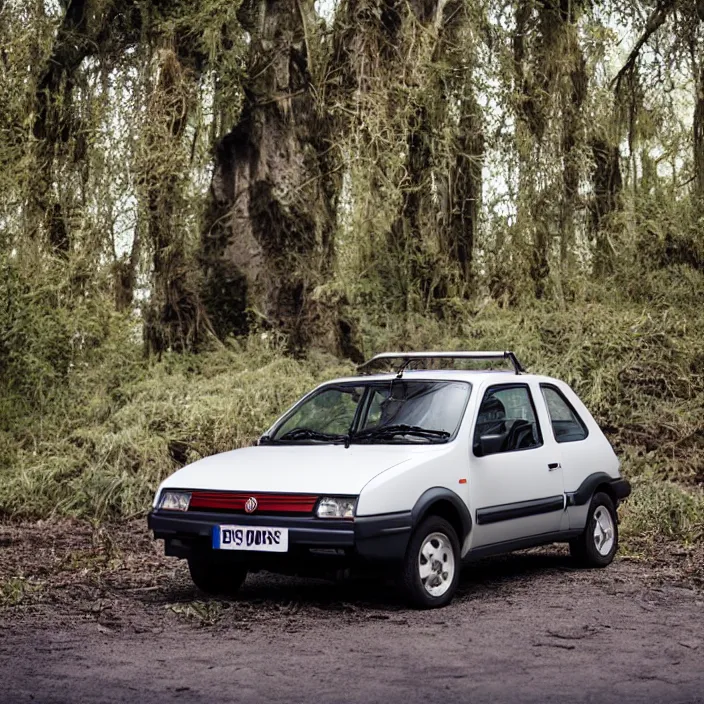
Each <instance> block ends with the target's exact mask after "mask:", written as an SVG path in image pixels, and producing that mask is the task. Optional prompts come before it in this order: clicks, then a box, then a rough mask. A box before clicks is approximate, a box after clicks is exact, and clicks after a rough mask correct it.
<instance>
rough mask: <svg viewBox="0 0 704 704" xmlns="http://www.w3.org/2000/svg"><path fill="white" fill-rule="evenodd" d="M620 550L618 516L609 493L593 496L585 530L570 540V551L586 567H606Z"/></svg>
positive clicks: (599, 493)
mask: <svg viewBox="0 0 704 704" xmlns="http://www.w3.org/2000/svg"><path fill="white" fill-rule="evenodd" d="M617 550H618V518H617V516H616V507H615V506H614V502H613V500H612V499H611V497H610V496H609V495H608V494H605V493H604V492H601V491H600V492H598V493H596V494H594V496H593V497H592V501H591V503H590V505H589V512H588V514H587V526H586V528H585V529H584V532H583V533H582V534H581V535H580V536H579V537H578V538H575V539H574V540H572V541H570V553H571V554H572V557H574V558H575V560H577V562H578V563H579V564H581V565H583V566H584V567H606V565H609V564H611V562H612V561H613V559H614V556H615V555H616V551H617Z"/></svg>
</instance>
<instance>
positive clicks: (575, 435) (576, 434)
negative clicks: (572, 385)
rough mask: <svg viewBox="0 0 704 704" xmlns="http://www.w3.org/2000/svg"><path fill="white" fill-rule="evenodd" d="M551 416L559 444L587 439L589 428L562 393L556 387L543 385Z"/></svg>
mask: <svg viewBox="0 0 704 704" xmlns="http://www.w3.org/2000/svg"><path fill="white" fill-rule="evenodd" d="M540 388H541V389H542V391H543V396H544V398H545V403H546V405H547V407H548V414H549V415H550V423H551V424H552V432H553V434H554V436H555V440H557V442H576V441H578V440H584V438H586V437H587V435H588V431H587V426H586V425H585V424H584V422H583V421H582V419H581V418H580V417H579V416H578V415H577V411H575V410H574V408H572V405H571V404H570V402H569V401H568V400H567V399H566V398H565V397H564V396H563V394H562V392H561V391H560V390H559V389H557V388H555V387H554V386H547V385H546V384H541V385H540Z"/></svg>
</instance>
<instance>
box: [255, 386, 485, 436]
mask: <svg viewBox="0 0 704 704" xmlns="http://www.w3.org/2000/svg"><path fill="white" fill-rule="evenodd" d="M396 381H397V380H396V379H392V380H390V381H389V380H386V379H376V380H374V381H370V380H365V379H364V377H361V378H360V380H359V381H356V380H350V381H342V382H340V381H337V382H330V383H328V384H321V385H320V386H318V387H316V388H315V389H313V390H312V391H310V392H309V393H307V394H305V395H304V396H302V397H301V398H300V399H298V401H296V403H295V404H294V405H293V406H291V408H289V409H288V411H286V412H285V413H284V414H283V415H282V416H280V417H279V418H278V419H277V420H276V421H275V422H274V424H273V425H272V426H271V427H270V428H269V429H268V430H267V431H266V432H265V433H264V434H263V435H262V436H260V438H259V441H258V444H259V443H260V441H261V438H262V437H268V438H272V437H273V436H275V435H276V433H277V432H278V431H279V428H280V427H281V426H282V425H283V424H284V423H286V421H287V420H288V419H289V418H290V417H291V416H292V415H293V414H294V413H295V412H296V411H297V410H298V409H299V408H300V406H301V405H303V403H307V402H308V401H310V400H311V399H313V398H315V397H316V396H317V395H318V394H321V393H323V392H326V391H330V390H331V389H344V388H349V387H355V386H363V387H364V395H363V397H362V398H361V399H360V401H359V403H358V404H357V410H356V411H355V414H354V419H353V421H352V426H351V436H352V437H353V436H354V433H355V432H356V430H357V429H358V427H359V421H360V416H361V415H362V414H363V413H364V412H365V411H366V409H367V408H368V405H369V404H370V402H371V394H370V389H374V388H379V387H384V386H389V385H390V384H391V383H396ZM398 381H401V382H403V383H405V384H428V383H433V384H442V385H446V384H463V385H465V386H467V387H468V393H467V398H466V399H465V402H464V406H463V408H462V411H461V413H460V414H459V420H458V422H457V427H456V428H455V430H454V431H453V433H452V434H451V435H450V437H449V438H447V440H445V441H443V442H439V443H432V444H435V445H449V444H450V443H452V442H454V441H455V440H456V438H457V436H458V435H459V432H460V428H461V427H462V424H463V422H464V419H465V416H466V415H467V406H468V404H469V400H470V398H471V397H472V391H473V390H474V387H473V385H472V383H471V382H470V381H466V380H464V379H399V380H398ZM274 444H279V441H277V440H274ZM280 444H282V445H288V444H289V443H287V442H286V441H284V442H283V443H280ZM290 444H291V445H309V446H312V445H323V444H324V445H342V444H344V441H342V440H336V441H335V442H330V443H321V442H294V441H292V442H291V443H290ZM353 444H354V443H353ZM365 444H368V445H370V446H371V445H414V446H420V445H422V446H423V447H425V446H426V443H419V442H412V441H410V442H409V441H406V442H403V441H398V440H396V441H393V442H381V441H379V442H374V443H365ZM427 444H431V443H427Z"/></svg>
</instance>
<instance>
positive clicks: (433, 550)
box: [401, 516, 460, 609]
mask: <svg viewBox="0 0 704 704" xmlns="http://www.w3.org/2000/svg"><path fill="white" fill-rule="evenodd" d="M459 578H460V543H459V540H458V539H457V533H456V532H455V529H454V528H453V527H452V526H451V525H450V524H449V523H448V522H447V521H446V520H445V519H444V518H440V517H439V516H429V517H428V518H426V519H425V520H424V521H423V522H422V523H421V524H420V525H419V526H418V528H416V530H415V531H414V532H413V535H411V539H410V541H409V543H408V547H407V549H406V554H405V557H404V561H403V569H402V572H401V586H402V589H403V591H404V593H405V596H406V599H407V601H408V602H409V603H410V605H411V606H414V607H416V608H420V609H436V608H439V607H442V606H446V605H447V604H449V603H450V601H451V600H452V597H453V596H454V595H455V592H456V591H457V584H458V583H459Z"/></svg>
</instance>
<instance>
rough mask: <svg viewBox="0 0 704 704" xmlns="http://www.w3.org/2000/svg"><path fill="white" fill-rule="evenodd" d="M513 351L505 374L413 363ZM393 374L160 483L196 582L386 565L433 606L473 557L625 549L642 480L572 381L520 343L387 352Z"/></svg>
mask: <svg viewBox="0 0 704 704" xmlns="http://www.w3.org/2000/svg"><path fill="white" fill-rule="evenodd" d="M457 358H462V359H481V360H487V359H502V360H508V361H510V362H511V363H512V364H513V370H506V371H466V370H465V371H459V370H453V369H445V370H419V369H414V370H410V369H409V368H408V367H410V366H411V365H416V366H417V365H418V363H419V362H420V361H421V360H432V361H433V366H438V363H437V360H439V359H457ZM391 359H397V360H399V361H400V366H399V368H398V370H397V372H395V373H384V374H376V375H369V376H356V377H351V378H345V379H336V380H335V381H331V382H329V383H326V384H322V385H321V386H319V387H318V388H316V389H314V390H313V391H311V392H310V393H309V394H307V395H306V396H304V397H303V398H302V399H301V400H300V401H298V403H296V404H295V405H294V406H293V407H292V408H291V409H290V410H288V411H287V412H286V413H284V415H283V416H281V417H280V418H279V419H278V420H277V421H276V422H275V423H274V425H273V426H272V427H271V428H270V429H269V430H268V431H267V432H266V433H265V434H264V435H263V436H262V437H261V438H260V439H259V441H258V442H257V444H256V445H255V446H254V447H247V448H242V449H239V450H233V451H231V452H225V453H222V454H219V455H215V456H212V457H207V458H205V459H202V460H199V461H198V462H194V463H193V464H191V465H189V466H187V467H184V468H183V469H181V470H179V471H178V472H176V473H175V474H172V475H171V476H170V477H169V478H168V479H166V481H164V482H163V483H162V484H161V486H160V487H159V489H158V491H157V493H156V496H155V499H154V506H153V510H152V511H151V513H150V515H149V527H150V528H151V529H152V530H153V531H154V535H155V538H161V539H163V540H164V541H165V549H166V554H167V555H172V556H175V557H181V558H186V559H187V560H188V565H189V568H190V572H191V576H192V578H193V581H194V582H195V584H196V585H197V586H198V587H199V588H201V589H202V590H204V591H206V592H208V593H215V594H231V593H233V592H234V591H236V590H237V589H238V588H239V587H240V586H241V584H242V582H243V581H244V580H245V578H246V576H247V573H248V571H256V570H260V569H264V570H271V571H278V572H288V573H303V572H307V571H309V570H310V569H314V570H315V569H324V570H328V569H347V568H354V567H373V568H375V569H378V570H379V571H380V572H382V571H383V572H386V573H388V572H389V571H391V572H393V573H395V575H396V576H397V577H398V578H399V583H400V585H401V586H402V589H403V591H404V593H405V595H406V597H407V598H408V599H409V600H410V601H411V603H413V604H414V605H416V606H419V607H424V608H428V607H437V606H444V605H445V604H447V603H448V602H449V601H450V600H451V599H452V596H453V594H454V593H455V591H456V589H457V584H458V580H459V572H460V566H461V565H462V563H464V562H467V561H471V560H474V559H477V558H481V557H484V556H486V555H495V554H498V553H505V552H509V551H512V550H517V549H521V548H527V547H531V546H535V545H542V544H546V543H553V542H568V543H569V545H570V549H571V552H572V555H573V556H574V557H575V558H576V559H577V560H578V561H579V562H580V563H582V564H584V565H587V566H594V567H604V566H606V565H608V564H609V563H610V562H611V561H612V560H613V557H614V554H615V553H616V550H617V549H618V517H617V514H616V508H617V506H618V503H619V501H621V500H622V499H624V498H625V497H627V496H628V495H629V493H630V485H629V483H628V482H627V481H626V480H625V479H622V478H621V476H620V474H619V461H618V459H617V458H616V455H615V454H614V452H613V450H612V448H611V445H610V444H609V442H608V440H607V439H606V438H605V437H604V434H603V433H602V432H601V430H600V429H599V426H598V425H597V424H596V422H595V421H594V419H593V418H592V416H591V415H590V413H589V411H588V410H587V409H586V408H585V406H584V404H582V402H581V401H580V400H579V398H577V396H576V395H575V393H574V392H573V391H572V390H571V389H570V388H569V386H567V384H565V383H563V382H561V381H558V380H557V379H552V378H550V377H546V376H538V375H533V374H526V373H524V371H523V369H522V367H521V365H520V363H519V362H518V360H517V359H516V357H515V355H514V354H513V353H511V352H416V353H398V354H397V353H386V354H383V355H378V356H376V357H374V358H373V359H372V360H370V361H369V362H367V363H366V364H365V365H363V367H366V366H368V365H371V364H372V363H378V362H385V363H388V362H389V360H391Z"/></svg>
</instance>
